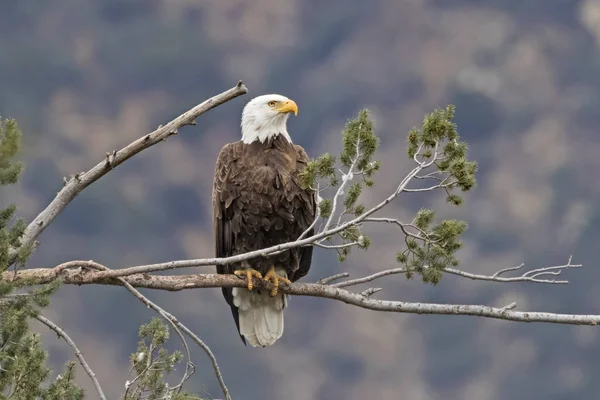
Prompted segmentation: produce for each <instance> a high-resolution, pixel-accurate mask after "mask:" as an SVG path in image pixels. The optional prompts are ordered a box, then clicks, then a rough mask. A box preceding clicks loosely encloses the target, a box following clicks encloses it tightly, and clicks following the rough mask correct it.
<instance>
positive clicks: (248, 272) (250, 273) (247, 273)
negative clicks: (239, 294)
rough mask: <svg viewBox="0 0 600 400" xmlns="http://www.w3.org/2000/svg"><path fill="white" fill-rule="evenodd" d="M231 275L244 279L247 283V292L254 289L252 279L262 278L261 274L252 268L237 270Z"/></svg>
mask: <svg viewBox="0 0 600 400" xmlns="http://www.w3.org/2000/svg"><path fill="white" fill-rule="evenodd" d="M233 273H234V274H236V275H237V276H240V277H246V280H247V281H248V290H252V288H254V281H253V280H252V278H254V277H256V278H258V279H261V278H262V277H263V276H262V274H261V273H260V272H258V271H257V270H255V269H254V268H245V269H238V270H235V271H233Z"/></svg>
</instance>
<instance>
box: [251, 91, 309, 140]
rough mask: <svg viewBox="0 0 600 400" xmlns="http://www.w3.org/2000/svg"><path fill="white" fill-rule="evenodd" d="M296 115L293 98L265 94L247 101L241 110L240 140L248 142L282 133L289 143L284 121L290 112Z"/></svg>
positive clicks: (296, 108)
mask: <svg viewBox="0 0 600 400" xmlns="http://www.w3.org/2000/svg"><path fill="white" fill-rule="evenodd" d="M291 112H293V113H294V115H298V106H297V105H296V103H295V102H294V100H290V99H288V98H287V97H285V96H281V95H278V94H265V95H263V96H258V97H256V98H254V99H252V100H250V101H249V102H248V104H246V107H244V111H243V112H242V124H241V126H242V142H244V143H246V144H249V143H252V142H254V141H256V140H259V141H260V142H261V143H264V142H265V140H267V139H269V138H272V137H275V136H277V135H282V136H283V137H284V138H286V139H287V140H288V141H289V142H290V143H291V142H292V139H291V138H290V135H289V133H288V131H287V127H286V122H287V119H288V117H289V116H290V113H291Z"/></svg>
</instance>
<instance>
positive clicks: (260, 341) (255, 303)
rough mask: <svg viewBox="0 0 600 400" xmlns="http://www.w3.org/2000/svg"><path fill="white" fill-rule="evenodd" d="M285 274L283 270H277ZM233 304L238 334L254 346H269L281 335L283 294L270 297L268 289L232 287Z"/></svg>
mask: <svg viewBox="0 0 600 400" xmlns="http://www.w3.org/2000/svg"><path fill="white" fill-rule="evenodd" d="M277 273H278V274H280V275H283V276H286V277H287V274H286V273H285V271H284V270H279V269H278V271H277ZM233 304H234V305H235V306H236V307H237V308H238V312H239V317H240V334H241V335H243V336H244V338H246V341H247V342H248V343H250V344H251V345H252V346H254V347H259V346H260V347H266V346H271V345H272V344H273V343H275V341H276V340H277V339H279V338H280V337H281V335H283V309H284V308H285V306H286V305H287V299H286V297H285V294H283V293H277V295H276V296H275V297H271V296H270V294H269V291H268V290H261V291H260V294H259V293H258V291H257V290H256V289H254V290H252V291H249V290H248V289H243V288H233Z"/></svg>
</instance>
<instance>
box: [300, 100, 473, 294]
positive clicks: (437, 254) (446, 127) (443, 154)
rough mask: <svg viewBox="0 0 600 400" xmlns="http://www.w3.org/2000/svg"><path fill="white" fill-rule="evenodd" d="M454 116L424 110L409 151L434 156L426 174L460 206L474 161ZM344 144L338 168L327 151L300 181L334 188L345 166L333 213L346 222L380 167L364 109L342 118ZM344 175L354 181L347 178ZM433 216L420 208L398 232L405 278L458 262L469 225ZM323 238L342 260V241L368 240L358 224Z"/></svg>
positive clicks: (429, 279)
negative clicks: (339, 198)
mask: <svg viewBox="0 0 600 400" xmlns="http://www.w3.org/2000/svg"><path fill="white" fill-rule="evenodd" d="M453 118H454V106H452V105H449V106H447V107H446V108H444V109H436V110H434V111H433V112H432V113H430V114H428V115H426V116H425V118H424V119H423V123H422V124H421V127H420V128H418V129H417V128H413V129H412V130H411V131H410V132H409V134H408V147H407V151H408V156H409V157H410V159H411V160H416V161H417V162H424V161H425V162H427V161H428V160H431V161H433V162H432V164H431V166H430V167H429V170H428V171H427V172H426V173H428V174H430V173H433V174H432V175H431V176H432V177H433V179H434V182H436V183H440V184H443V186H442V187H440V189H441V190H443V191H445V194H446V200H447V201H448V202H449V203H451V204H453V205H456V206H460V205H461V204H462V197H461V196H460V194H458V193H456V192H457V191H458V192H466V191H469V190H470V189H472V188H473V187H474V186H475V184H476V180H475V172H476V171H477V164H476V163H475V162H474V161H470V160H469V159H468V158H467V151H468V146H467V144H466V143H465V142H461V141H460V137H459V135H458V132H457V129H456V124H454V122H453V121H452V120H453ZM342 144H343V146H342V152H341V154H340V156H339V160H340V162H341V167H340V169H338V167H336V165H335V161H336V159H335V157H333V156H331V155H330V154H325V155H323V156H321V157H319V158H316V159H314V160H311V161H310V162H309V163H308V166H307V168H306V169H305V170H304V171H303V174H302V182H303V185H304V187H312V188H313V189H316V188H317V182H319V183H320V185H319V186H320V188H321V189H323V185H322V182H326V183H328V184H329V186H326V187H335V186H338V185H339V178H338V173H337V172H338V171H339V170H341V171H343V175H342V177H341V179H342V183H341V184H342V185H345V186H344V190H343V192H344V196H343V199H344V200H343V207H342V210H339V209H337V210H335V211H336V213H337V214H340V213H341V217H347V218H346V219H340V222H341V223H344V222H346V221H348V220H350V219H352V218H355V217H357V216H360V215H363V214H364V213H365V211H367V209H368V208H367V207H365V205H364V204H361V203H360V202H359V200H360V196H361V194H362V193H363V192H364V191H365V190H366V189H368V188H369V187H371V186H373V184H374V179H373V176H374V174H375V172H377V171H378V170H379V168H380V164H379V162H378V161H377V160H374V157H375V154H376V151H377V148H378V146H379V138H378V137H377V135H376V134H375V132H374V124H373V121H372V120H371V118H370V115H369V112H368V110H361V111H359V113H358V115H357V116H356V117H355V118H353V119H350V120H349V121H348V122H347V123H346V126H345V127H344V130H343V131H342ZM432 158H435V160H432ZM436 179H437V180H436ZM345 180H349V181H352V182H351V183H350V182H348V183H345ZM338 187H339V186H338ZM330 193H331V191H330ZM402 197H403V196H401V198H402ZM338 207H339V204H338ZM319 211H320V216H321V217H323V218H329V216H330V215H331V213H332V212H333V211H334V210H333V201H332V199H331V198H323V199H322V200H321V202H320V203H319ZM334 217H335V216H334ZM338 217H339V215H338ZM334 219H336V218H334ZM434 220H435V212H434V211H433V210H428V209H421V210H420V211H419V212H418V213H417V215H416V216H415V218H414V220H413V221H412V223H407V224H405V226H404V227H403V233H402V234H401V235H403V236H404V240H403V242H404V246H403V248H402V249H401V250H400V251H399V252H398V255H397V261H398V262H399V263H400V264H402V265H403V266H404V267H405V268H406V276H407V278H409V279H410V278H412V277H413V276H414V275H415V274H418V275H419V276H421V278H422V280H423V282H426V283H432V284H437V283H438V282H439V281H440V279H441V278H442V275H443V271H444V269H445V268H449V267H455V266H457V265H458V264H459V261H458V259H457V258H456V252H457V251H458V250H459V249H460V248H461V246H462V243H461V241H460V236H461V235H462V234H463V233H464V232H465V230H466V229H467V224H466V223H465V222H464V221H458V220H453V219H449V220H444V221H441V222H439V223H437V224H435V223H434ZM331 227H332V226H330V227H329V228H330V229H331ZM326 241H327V242H328V243H330V244H336V250H337V253H338V259H339V260H340V261H344V260H346V259H347V258H348V256H349V255H350V253H351V249H352V247H353V246H348V247H344V246H343V245H344V244H346V245H348V244H351V243H355V244H356V247H359V248H362V249H367V248H368V247H369V245H370V244H371V241H370V239H369V238H368V237H367V236H366V235H365V234H364V233H363V232H362V225H361V224H357V225H354V226H351V227H349V228H347V229H345V230H343V231H342V232H340V233H339V234H337V235H332V236H330V237H328V238H326Z"/></svg>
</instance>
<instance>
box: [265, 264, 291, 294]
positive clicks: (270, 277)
mask: <svg viewBox="0 0 600 400" xmlns="http://www.w3.org/2000/svg"><path fill="white" fill-rule="evenodd" d="M263 279H264V280H265V281H267V282H271V283H272V284H273V285H274V286H275V287H274V288H273V289H272V290H271V297H275V295H277V291H278V290H279V282H283V283H285V284H287V285H289V284H291V283H292V282H291V281H290V280H289V279H288V278H286V277H285V276H282V275H279V274H278V273H277V272H275V267H271V268H270V269H269V272H267V274H266V275H265V277H264V278H263Z"/></svg>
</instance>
